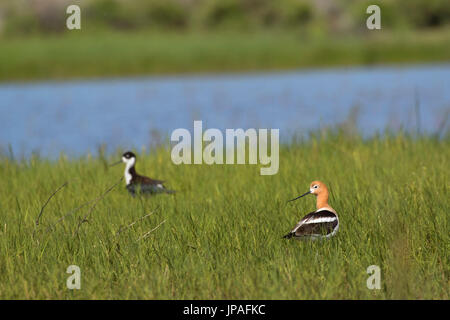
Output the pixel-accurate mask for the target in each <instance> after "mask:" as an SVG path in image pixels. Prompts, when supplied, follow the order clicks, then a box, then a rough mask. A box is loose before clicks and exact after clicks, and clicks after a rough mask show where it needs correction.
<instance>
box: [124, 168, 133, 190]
mask: <svg viewBox="0 0 450 320" xmlns="http://www.w3.org/2000/svg"><path fill="white" fill-rule="evenodd" d="M133 164H134V163H127V165H126V167H125V182H126V184H127V185H129V184H130V183H131V180H132V179H133V176H132V175H131V173H130V169H131V167H133Z"/></svg>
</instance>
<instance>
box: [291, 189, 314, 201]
mask: <svg viewBox="0 0 450 320" xmlns="http://www.w3.org/2000/svg"><path fill="white" fill-rule="evenodd" d="M310 193H311V191H308V192H306V193H304V194H302V195H301V196H298V197H297V198H294V199H291V200H289V201H288V202H291V201H294V200H297V199H300V198H301V197H304V196H307V195H308V194H310Z"/></svg>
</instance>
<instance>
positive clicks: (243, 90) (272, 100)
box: [0, 64, 450, 157]
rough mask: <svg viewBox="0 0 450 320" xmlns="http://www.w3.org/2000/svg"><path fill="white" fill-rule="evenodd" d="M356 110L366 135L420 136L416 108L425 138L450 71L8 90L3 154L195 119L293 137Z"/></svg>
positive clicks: (449, 91)
mask: <svg viewBox="0 0 450 320" xmlns="http://www.w3.org/2000/svg"><path fill="white" fill-rule="evenodd" d="M416 97H417V98H416ZM417 101H418V102H419V108H416V107H415V106H416V105H417ZM355 106H357V107H358V108H359V112H358V122H357V123H358V128H359V130H360V131H361V133H362V134H364V135H365V136H370V135H372V134H373V133H375V132H377V131H381V132H382V131H384V130H385V129H386V128H390V129H392V130H398V129H399V128H404V129H406V130H414V131H416V130H417V124H418V122H417V116H416V114H417V112H416V110H418V111H419V118H420V119H419V128H420V131H421V132H424V133H435V132H437V130H438V128H439V127H440V126H441V124H442V121H443V118H444V116H445V115H446V114H447V115H448V111H449V109H450V64H441V65H421V66H404V67H375V68H345V69H326V70H301V71H294V72H282V73H280V72H278V73H252V74H227V75H220V74H214V75H194V76H170V77H146V78H127V79H110V80H96V81H73V82H72V81H71V82H44V83H32V84H2V85H0V147H1V148H2V149H3V150H7V149H8V145H10V146H11V147H12V149H13V151H14V153H15V154H16V155H18V156H28V155H30V154H31V152H33V151H34V152H39V153H40V154H41V155H42V156H45V157H55V156H57V155H58V154H59V153H60V152H61V151H63V152H65V153H67V154H68V155H70V156H79V155H83V154H85V153H87V152H94V153H95V152H96V150H97V148H98V146H99V145H101V144H105V145H106V146H107V151H114V150H116V149H117V148H119V147H123V148H124V149H130V148H132V147H136V148H138V149H140V148H141V147H143V146H146V147H148V146H149V145H151V144H152V143H154V142H155V141H156V140H159V139H161V138H159V137H166V139H167V137H170V134H171V132H172V131H173V130H175V129H177V128H186V129H188V130H190V131H191V132H192V130H193V121H194V120H203V130H205V129H206V128H219V129H221V130H224V129H225V128H244V129H247V128H278V129H280V136H281V139H289V137H292V134H293V133H300V134H305V133H306V132H308V131H309V130H315V129H320V128H323V127H327V126H332V125H336V124H339V123H342V122H343V121H345V120H346V119H347V118H348V115H349V113H350V112H351V110H352V108H354V107H355ZM446 128H448V124H447V125H446ZM163 140H164V139H163Z"/></svg>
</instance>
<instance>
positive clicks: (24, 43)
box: [0, 29, 450, 81]
mask: <svg viewBox="0 0 450 320" xmlns="http://www.w3.org/2000/svg"><path fill="white" fill-rule="evenodd" d="M449 52H450V33H449V32H448V30H447V29H445V30H437V31H433V32H421V33H389V32H386V31H383V32H381V31H373V32H371V33H369V34H366V35H361V36H356V37H355V36H354V37H350V36H343V35H342V36H335V37H332V36H323V37H321V36H315V37H311V36H307V35H306V34H303V35H302V34H301V33H298V32H295V33H288V32H282V31H278V32H275V31H270V32H261V31H259V32H253V33H250V32H247V33H245V32H244V33H238V32H228V33H225V32H215V33H212V32H211V33H207V32H197V33H195V32H192V31H190V32H185V33H169V32H160V33H155V32H152V33H150V32H135V33H131V32H129V33H111V32H110V33H89V32H84V31H83V30H82V31H81V32H80V31H73V32H67V33H65V34H63V35H59V36H46V37H38V36H34V37H25V38H2V39H0V81H12V80H33V79H68V78H89V77H107V76H108V77H110V76H131V75H145V74H170V73H184V72H186V73H187V72H224V71H226V72H230V71H250V70H281V69H292V68H303V67H326V66H346V65H372V64H380V63H418V62H439V61H449V60H450V54H449Z"/></svg>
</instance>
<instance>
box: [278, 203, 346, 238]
mask: <svg viewBox="0 0 450 320" xmlns="http://www.w3.org/2000/svg"><path fill="white" fill-rule="evenodd" d="M338 227H339V220H338V217H337V215H336V214H335V213H334V212H332V211H329V210H321V211H315V212H311V213H309V214H307V215H306V216H305V217H303V219H302V220H300V222H299V223H298V224H297V225H296V226H295V228H294V229H292V231H291V232H290V233H288V234H287V235H285V236H284V237H285V238H292V237H294V238H303V237H311V238H318V237H330V236H332V235H334V234H335V233H336V231H337V229H338Z"/></svg>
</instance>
